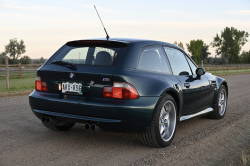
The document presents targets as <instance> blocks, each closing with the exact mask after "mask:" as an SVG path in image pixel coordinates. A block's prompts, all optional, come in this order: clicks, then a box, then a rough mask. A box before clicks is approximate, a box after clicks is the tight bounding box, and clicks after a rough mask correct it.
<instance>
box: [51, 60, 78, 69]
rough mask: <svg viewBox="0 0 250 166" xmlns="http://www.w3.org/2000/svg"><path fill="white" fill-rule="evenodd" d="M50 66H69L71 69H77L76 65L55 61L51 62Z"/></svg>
mask: <svg viewBox="0 0 250 166" xmlns="http://www.w3.org/2000/svg"><path fill="white" fill-rule="evenodd" d="M52 64H57V65H62V66H63V65H69V66H72V67H73V68H77V67H76V65H75V64H74V63H69V62H65V61H55V62H52Z"/></svg>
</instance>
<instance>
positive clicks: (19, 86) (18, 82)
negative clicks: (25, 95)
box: [0, 75, 36, 93]
mask: <svg viewBox="0 0 250 166" xmlns="http://www.w3.org/2000/svg"><path fill="white" fill-rule="evenodd" d="M35 78H36V75H29V76H22V78H21V79H19V76H12V77H10V79H9V86H10V89H9V90H7V89H6V80H5V77H0V93H2V92H15V91H25V90H33V89H34V88H35Z"/></svg>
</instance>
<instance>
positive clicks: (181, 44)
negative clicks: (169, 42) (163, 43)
mask: <svg viewBox="0 0 250 166" xmlns="http://www.w3.org/2000/svg"><path fill="white" fill-rule="evenodd" d="M173 44H174V45H177V46H179V47H181V48H182V49H183V50H184V51H185V49H184V46H183V43H182V42H180V43H178V42H177V41H175V42H174V43H173Z"/></svg>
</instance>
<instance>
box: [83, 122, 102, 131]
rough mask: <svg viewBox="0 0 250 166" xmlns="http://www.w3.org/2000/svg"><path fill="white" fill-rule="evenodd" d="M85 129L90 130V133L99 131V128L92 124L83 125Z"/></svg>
mask: <svg viewBox="0 0 250 166" xmlns="http://www.w3.org/2000/svg"><path fill="white" fill-rule="evenodd" d="M85 129H86V130H88V129H91V130H92V131H95V130H100V127H98V126H96V125H94V124H88V123H86V124H85Z"/></svg>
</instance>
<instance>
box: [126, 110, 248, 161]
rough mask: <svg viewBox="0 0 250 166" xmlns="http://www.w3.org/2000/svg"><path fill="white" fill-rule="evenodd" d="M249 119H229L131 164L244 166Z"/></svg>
mask: <svg viewBox="0 0 250 166" xmlns="http://www.w3.org/2000/svg"><path fill="white" fill-rule="evenodd" d="M249 111H250V110H249ZM249 119H250V113H246V114H241V115H238V116H235V117H231V118H230V119H228V120H227V121H225V122H224V123H218V124H215V125H213V126H209V127H208V128H207V129H206V130H202V131H199V132H197V133H196V134H195V135H194V136H192V137H186V138H185V137H184V138H182V139H181V140H180V141H178V142H175V143H173V144H172V145H171V146H170V147H169V148H167V149H160V150H159V151H158V152H157V153H154V154H150V155H147V156H145V157H144V158H141V159H139V160H137V161H135V162H133V163H131V165H215V166H217V165H243V162H242V153H243V152H244V151H246V150H247V151H249V150H250V120H249Z"/></svg>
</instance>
